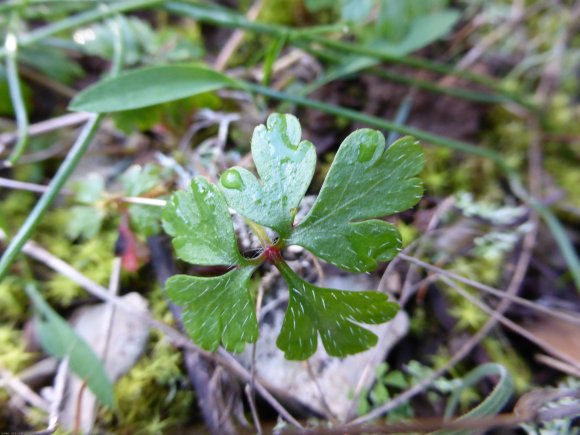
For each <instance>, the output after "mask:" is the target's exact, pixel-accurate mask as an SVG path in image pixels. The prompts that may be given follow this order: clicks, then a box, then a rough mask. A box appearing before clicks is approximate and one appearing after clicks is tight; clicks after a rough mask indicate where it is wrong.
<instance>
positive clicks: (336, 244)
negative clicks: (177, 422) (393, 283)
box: [163, 114, 423, 360]
mask: <svg viewBox="0 0 580 435" xmlns="http://www.w3.org/2000/svg"><path fill="white" fill-rule="evenodd" d="M300 137H301V128H300V124H299V122H298V120H297V119H296V118H295V117H294V116H292V115H282V114H273V115H271V116H270V117H269V118H268V121H267V124H266V125H265V126H264V125H261V126H259V127H257V128H256V130H255V131H254V135H253V137H252V155H253V158H254V162H255V165H256V169H257V172H258V174H259V176H260V180H258V179H257V178H256V177H255V176H254V175H253V174H252V173H251V172H249V171H248V170H246V169H242V168H231V169H228V170H227V171H225V172H224V173H223V174H222V175H221V177H220V181H219V185H218V186H216V185H213V184H211V183H209V182H208V181H207V180H206V179H205V178H202V177H197V178H194V179H193V180H192V183H191V190H190V191H187V192H185V191H181V192H177V193H175V194H174V195H173V196H172V197H171V198H170V200H169V201H168V204H167V206H166V207H165V210H164V212H163V226H164V228H165V231H166V232H167V233H169V234H170V235H171V236H173V245H174V247H175V250H176V252H177V255H178V256H179V257H180V258H181V259H183V260H185V261H187V262H189V263H192V264H197V265H222V266H227V267H229V268H230V269H231V270H229V271H228V272H227V273H226V274H224V275H221V276H214V277H200V276H189V275H176V276H173V277H172V278H170V279H169V280H168V282H167V285H166V288H167V293H168V295H169V297H170V298H171V300H172V301H173V302H174V303H176V304H178V305H181V306H183V307H184V311H183V323H184V326H185V329H186V330H187V332H188V334H189V335H190V336H191V337H192V338H193V340H194V341H195V342H196V343H197V344H198V345H199V346H201V347H202V348H204V349H207V350H216V349H217V347H218V346H219V345H220V343H222V344H223V345H224V347H225V348H226V349H228V350H230V351H241V350H242V349H243V348H244V346H245V344H246V343H253V342H255V341H256V340H257V338H258V322H257V319H256V314H255V309H254V302H253V301H252V296H251V294H250V291H249V288H248V286H249V282H250V277H251V276H252V274H253V273H254V272H255V271H256V269H257V268H258V267H259V266H260V265H261V264H262V263H264V262H265V261H269V262H271V263H272V264H273V265H274V266H275V267H276V268H277V269H278V271H279V272H280V274H281V276H282V277H283V278H284V280H285V281H286V283H287V285H288V288H289V290H290V296H289V303H288V309H287V312H286V316H285V319H284V322H283V324H282V330H281V332H280V335H279V337H278V340H277V345H278V347H279V348H280V349H282V350H283V351H284V352H285V356H286V357H287V358H288V359H294V360H303V359H306V358H308V357H309V356H311V355H312V354H313V353H314V352H315V351H316V348H317V342H318V334H320V337H321V339H322V343H323V345H324V347H325V349H326V351H327V352H328V353H329V354H330V355H333V356H339V357H344V356H346V355H349V354H353V353H357V352H361V351H363V350H366V349H368V348H370V347H372V346H374V345H375V344H376V341H377V337H376V336H375V335H374V334H373V333H372V332H370V331H369V330H367V329H365V328H363V327H361V326H360V325H359V324H361V323H363V324H379V323H384V322H386V321H388V320H390V319H392V318H393V317H394V315H395V314H396V313H397V311H398V306H397V304H395V303H393V302H389V301H388V300H387V296H386V295H384V294H382V293H379V292H376V291H365V292H353V291H339V290H334V289H328V288H321V287H317V286H315V285H313V284H311V283H308V282H306V281H304V280H303V279H302V278H300V277H299V276H298V275H296V274H295V273H294V272H293V271H292V269H291V268H290V267H289V266H288V264H287V263H286V262H285V261H284V258H283V255H282V251H283V249H284V248H285V247H286V246H288V245H299V246H302V247H304V248H306V249H308V250H309V251H310V252H311V253H313V254H315V255H316V256H318V257H320V258H322V259H323V260H325V261H326V262H328V263H331V264H333V265H335V266H338V267H340V268H341V269H344V270H347V271H350V272H369V271H371V270H374V269H375V268H376V267H377V262H379V261H388V260H390V259H391V258H393V257H394V256H395V255H396V253H397V252H398V250H399V249H400V246H401V237H400V235H399V232H398V231H397V230H396V228H395V227H394V226H393V225H391V224H390V223H388V222H385V221H382V220H378V219H375V218H378V217H381V216H385V215H389V214H393V213H397V212H400V211H402V210H406V209H408V208H409V207H412V206H413V205H415V204H416V203H417V201H419V199H420V198H421V196H422V192H423V187H422V183H421V181H420V180H419V179H418V178H415V176H416V175H417V174H419V173H420V172H421V170H422V168H423V153H422V151H421V148H420V147H419V145H418V143H417V142H416V141H415V140H414V139H412V138H410V137H405V138H402V139H400V140H398V141H396V142H395V143H393V144H392V145H391V146H390V147H389V148H388V149H386V150H385V139H384V137H383V135H382V134H381V133H380V132H378V131H374V130H369V129H362V130H358V131H355V132H354V133H352V134H351V135H350V136H348V137H347V138H346V139H345V140H344V142H343V143H342V145H341V146H340V149H339V151H338V152H337V154H336V157H335V159H334V162H333V163H332V166H331V168H330V170H329V172H328V175H327V177H326V179H325V182H324V184H323V186H322V189H321V191H320V194H319V196H318V198H317V200H316V202H315V203H314V205H313V206H312V209H311V210H310V211H309V213H308V214H307V215H306V217H305V218H304V219H303V220H302V221H301V222H299V223H295V222H294V219H295V216H296V212H297V210H298V206H299V204H300V202H301V200H302V198H303V196H304V194H305V193H306V190H307V189H308V186H309V185H310V181H311V180H312V177H313V175H314V169H315V165H316V152H315V149H314V146H313V145H312V144H311V143H310V142H307V141H301V140H300ZM228 206H229V207H231V208H233V209H234V210H236V211H237V212H238V213H239V214H240V215H242V216H243V217H244V218H245V219H246V220H247V222H248V224H249V226H250V227H251V228H252V229H253V230H254V232H255V233H256V235H257V236H258V237H259V239H260V240H261V242H262V245H263V250H262V252H261V254H259V255H258V256H257V257H255V258H246V257H245V256H244V255H242V254H241V253H240V252H239V250H238V246H237V242H236V237H235V231H234V227H233V224H232V219H231V216H230V213H229V211H228ZM264 227H267V228H270V229H271V230H273V231H275V233H276V238H275V239H274V241H271V240H270V237H269V236H268V234H267V232H266V231H265V229H264Z"/></svg>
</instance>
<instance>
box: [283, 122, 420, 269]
mask: <svg viewBox="0 0 580 435" xmlns="http://www.w3.org/2000/svg"><path fill="white" fill-rule="evenodd" d="M423 164H424V158H423V153H422V151H421V148H420V146H419V144H418V143H417V142H416V141H415V140H414V139H413V138H410V137H404V138H402V139H399V140H397V141H396V142H394V143H393V145H391V146H390V147H389V148H388V149H387V150H386V151H385V139H384V137H383V135H382V134H381V133H380V132H378V131H375V130H369V129H362V130H357V131H355V132H354V133H352V134H351V135H349V136H348V137H347V138H346V139H345V140H344V142H343V143H342V145H341V146H340V149H339V150H338V153H337V154H336V157H335V159H334V162H333V163H332V166H331V168H330V171H329V172H328V175H327V176H326V179H325V181H324V184H323V186H322V189H321V191H320V194H319V195H318V198H317V199H316V202H315V203H314V205H313V207H312V209H311V210H310V212H309V213H308V215H307V216H306V218H305V219H304V221H303V222H302V223H301V224H299V225H298V226H297V227H296V229H295V230H294V232H293V233H292V235H291V236H290V238H289V240H288V243H289V244H295V245H300V246H303V247H304V248H306V249H308V250H309V251H311V252H312V253H314V254H316V255H317V256H319V257H320V258H322V259H324V260H325V261H327V262H329V263H331V264H334V265H336V266H338V267H340V268H342V269H345V270H348V271H351V272H368V271H371V270H374V269H375V268H376V266H377V261H387V260H389V259H391V258H392V257H393V256H394V255H395V254H396V253H397V252H398V250H399V249H400V245H401V238H400V235H399V233H398V231H397V230H396V229H395V228H394V227H393V226H392V225H391V224H389V223H387V222H384V221H379V220H376V219H372V218H378V217H381V216H386V215H389V214H393V213H397V212H400V211H403V210H406V209H408V208H409V207H412V206H413V205H415V204H416V203H417V202H418V201H419V199H421V196H422V193H423V185H422V182H421V180H419V179H418V178H415V177H414V176H415V175H418V174H419V173H420V172H421V170H422V169H423ZM367 219H370V220H367Z"/></svg>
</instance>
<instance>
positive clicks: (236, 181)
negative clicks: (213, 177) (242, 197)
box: [220, 169, 244, 190]
mask: <svg viewBox="0 0 580 435" xmlns="http://www.w3.org/2000/svg"><path fill="white" fill-rule="evenodd" d="M220 183H222V186H224V187H227V188H228V189H236V190H241V189H242V187H244V182H243V181H242V177H241V175H240V173H239V172H238V171H236V170H235V169H228V170H227V171H225V172H224V173H223V174H222V175H221V177H220Z"/></svg>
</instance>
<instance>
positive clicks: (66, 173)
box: [0, 114, 103, 280]
mask: <svg viewBox="0 0 580 435" xmlns="http://www.w3.org/2000/svg"><path fill="white" fill-rule="evenodd" d="M102 118H103V115H100V114H94V115H92V116H91V118H90V119H89V121H88V122H87V123H86V124H85V127H84V128H83V131H82V132H81V134H80V135H79V137H78V138H77V140H76V142H75V144H74V145H73V147H72V148H71V150H70V152H69V153H68V155H67V156H66V158H65V160H64V162H63V163H62V165H61V166H60V168H59V169H58V171H57V173H56V175H55V176H54V178H53V179H52V180H51V182H50V184H49V185H48V190H47V191H46V192H45V193H44V194H43V195H42V196H41V197H40V199H39V200H38V202H37V203H36V205H35V206H34V208H33V209H32V211H31V212H30V214H29V215H28V217H27V218H26V221H25V222H24V224H23V225H22V227H20V229H19V230H18V233H17V234H16V235H15V236H14V238H13V239H12V240H11V241H10V244H9V245H8V247H7V248H6V251H5V252H4V255H3V256H2V258H0V280H2V278H4V277H5V276H6V274H7V272H8V269H9V267H10V265H11V264H12V262H13V261H14V259H15V258H16V256H17V255H18V254H19V253H20V251H21V249H22V247H23V246H24V244H25V243H26V242H27V241H28V239H30V237H31V235H32V232H33V231H34V230H35V228H36V227H37V226H38V223H39V222H40V220H41V219H42V217H43V216H44V214H45V213H46V211H47V210H48V208H49V207H50V205H51V204H52V203H53V201H54V199H55V198H56V197H57V195H58V193H59V192H60V190H61V189H62V188H63V186H64V184H65V183H66V181H67V180H68V178H69V177H70V175H71V174H72V172H73V170H74V169H75V168H76V166H77V164H78V163H79V161H80V159H81V157H82V156H83V154H84V153H85V151H86V149H87V148H88V146H89V144H90V143H91V139H92V138H93V135H94V134H95V132H96V131H97V128H98V126H99V123H100V121H101V119H102Z"/></svg>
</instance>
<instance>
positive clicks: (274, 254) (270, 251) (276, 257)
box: [262, 245, 282, 264]
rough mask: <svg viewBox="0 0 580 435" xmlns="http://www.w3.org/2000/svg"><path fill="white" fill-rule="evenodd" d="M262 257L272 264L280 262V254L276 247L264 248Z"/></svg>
mask: <svg viewBox="0 0 580 435" xmlns="http://www.w3.org/2000/svg"><path fill="white" fill-rule="evenodd" d="M262 255H263V256H264V257H265V258H266V259H267V260H270V261H271V262H272V263H274V264H276V263H279V262H280V261H282V254H281V253H280V249H279V248H278V247H277V246H273V245H270V246H266V248H265V249H264V252H263V253H262Z"/></svg>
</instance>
